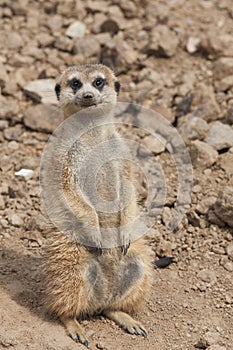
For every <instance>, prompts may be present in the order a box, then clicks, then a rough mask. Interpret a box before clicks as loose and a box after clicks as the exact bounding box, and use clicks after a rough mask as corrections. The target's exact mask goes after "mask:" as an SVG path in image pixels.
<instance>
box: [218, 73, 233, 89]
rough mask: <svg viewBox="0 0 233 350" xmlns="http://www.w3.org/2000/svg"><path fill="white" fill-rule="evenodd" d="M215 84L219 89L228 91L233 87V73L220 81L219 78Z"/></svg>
mask: <svg viewBox="0 0 233 350" xmlns="http://www.w3.org/2000/svg"><path fill="white" fill-rule="evenodd" d="M215 86H216V88H217V89H218V90H219V91H224V92H227V91H228V90H230V89H231V88H232V87H233V75H229V76H227V77H225V78H223V79H222V80H220V81H218V80H217V81H216V82H215Z"/></svg>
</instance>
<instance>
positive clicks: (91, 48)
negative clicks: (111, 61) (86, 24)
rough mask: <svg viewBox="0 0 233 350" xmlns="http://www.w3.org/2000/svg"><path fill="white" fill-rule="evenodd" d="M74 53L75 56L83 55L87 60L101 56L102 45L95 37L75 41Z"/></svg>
mask: <svg viewBox="0 0 233 350" xmlns="http://www.w3.org/2000/svg"><path fill="white" fill-rule="evenodd" d="M73 51H74V53H75V54H80V55H83V56H84V57H85V58H88V57H92V56H95V55H99V54H100V44H99V42H98V40H97V39H95V37H92V36H90V37H85V39H76V40H75V41H74V47H73Z"/></svg>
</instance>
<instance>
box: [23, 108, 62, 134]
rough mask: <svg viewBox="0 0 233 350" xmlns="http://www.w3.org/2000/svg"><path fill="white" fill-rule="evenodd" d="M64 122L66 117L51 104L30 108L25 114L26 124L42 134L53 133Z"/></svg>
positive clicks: (24, 120)
mask: <svg viewBox="0 0 233 350" xmlns="http://www.w3.org/2000/svg"><path fill="white" fill-rule="evenodd" d="M63 120H64V115H63V113H62V111H61V110H59V109H58V108H57V107H55V106H52V105H49V104H39V105H36V106H31V107H29V108H28V109H27V110H26V111H25V113H24V119H23V122H24V124H25V125H26V126H27V127H28V128H30V129H32V130H37V131H42V132H48V133H50V132H53V131H54V130H55V129H56V127H57V126H58V125H59V124H60V123H61V122H62V121H63Z"/></svg>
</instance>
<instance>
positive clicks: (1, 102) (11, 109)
mask: <svg viewBox="0 0 233 350" xmlns="http://www.w3.org/2000/svg"><path fill="white" fill-rule="evenodd" d="M18 112H19V105H18V102H17V101H15V100H13V99H6V98H5V97H3V96H1V97H0V119H9V118H12V117H13V116H14V115H16V114H17V113H18Z"/></svg>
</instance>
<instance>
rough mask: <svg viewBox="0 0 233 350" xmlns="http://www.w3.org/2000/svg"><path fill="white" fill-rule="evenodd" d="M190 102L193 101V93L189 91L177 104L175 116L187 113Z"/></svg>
mask: <svg viewBox="0 0 233 350" xmlns="http://www.w3.org/2000/svg"><path fill="white" fill-rule="evenodd" d="M192 102H193V93H192V92H191V91H189V92H188V93H187V94H186V95H185V96H184V98H182V100H181V101H180V102H179V104H178V105H177V108H176V116H177V117H182V116H183V115H186V114H188V113H189V112H190V109H191V105H192Z"/></svg>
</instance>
